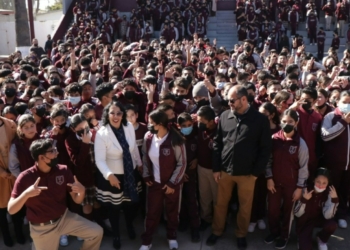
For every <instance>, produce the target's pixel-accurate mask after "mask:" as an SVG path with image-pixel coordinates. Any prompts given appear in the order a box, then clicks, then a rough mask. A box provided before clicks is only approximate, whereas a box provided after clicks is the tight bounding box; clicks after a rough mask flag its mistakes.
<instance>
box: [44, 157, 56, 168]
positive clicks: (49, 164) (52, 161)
mask: <svg viewBox="0 0 350 250" xmlns="http://www.w3.org/2000/svg"><path fill="white" fill-rule="evenodd" d="M47 159H48V158H47ZM57 164H58V159H57V157H56V158H53V159H50V162H49V163H46V165H47V166H49V167H50V168H54V167H56V166H57Z"/></svg>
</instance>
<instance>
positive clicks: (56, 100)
mask: <svg viewBox="0 0 350 250" xmlns="http://www.w3.org/2000/svg"><path fill="white" fill-rule="evenodd" d="M50 98H51V99H52V100H54V101H55V102H58V101H59V100H60V98H59V97H52V96H50Z"/></svg>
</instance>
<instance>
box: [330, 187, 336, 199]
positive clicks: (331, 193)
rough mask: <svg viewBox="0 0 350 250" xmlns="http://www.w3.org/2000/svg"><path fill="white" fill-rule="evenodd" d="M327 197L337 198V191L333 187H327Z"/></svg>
mask: <svg viewBox="0 0 350 250" xmlns="http://www.w3.org/2000/svg"><path fill="white" fill-rule="evenodd" d="M329 189H330V191H329V195H330V196H331V198H338V195H337V191H336V190H335V187H334V186H329Z"/></svg>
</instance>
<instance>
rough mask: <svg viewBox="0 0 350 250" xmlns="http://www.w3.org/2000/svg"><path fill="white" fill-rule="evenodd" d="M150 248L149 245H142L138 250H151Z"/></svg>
mask: <svg viewBox="0 0 350 250" xmlns="http://www.w3.org/2000/svg"><path fill="white" fill-rule="evenodd" d="M151 247H152V244H151V245H148V246H146V245H142V246H141V247H140V249H139V250H150V249H151Z"/></svg>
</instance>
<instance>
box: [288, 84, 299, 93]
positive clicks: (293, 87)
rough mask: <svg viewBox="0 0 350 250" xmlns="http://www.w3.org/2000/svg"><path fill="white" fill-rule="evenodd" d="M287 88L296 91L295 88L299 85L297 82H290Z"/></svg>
mask: <svg viewBox="0 0 350 250" xmlns="http://www.w3.org/2000/svg"><path fill="white" fill-rule="evenodd" d="M289 89H290V91H292V92H295V91H297V90H298V89H299V87H298V85H297V84H295V83H292V84H291V85H290V86H289Z"/></svg>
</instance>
